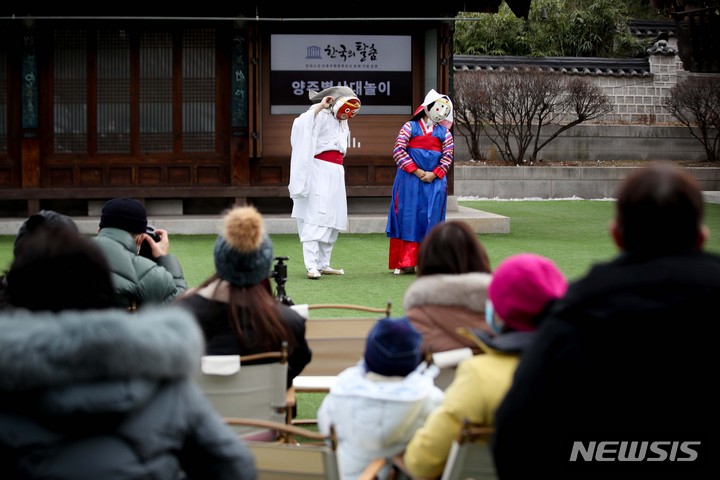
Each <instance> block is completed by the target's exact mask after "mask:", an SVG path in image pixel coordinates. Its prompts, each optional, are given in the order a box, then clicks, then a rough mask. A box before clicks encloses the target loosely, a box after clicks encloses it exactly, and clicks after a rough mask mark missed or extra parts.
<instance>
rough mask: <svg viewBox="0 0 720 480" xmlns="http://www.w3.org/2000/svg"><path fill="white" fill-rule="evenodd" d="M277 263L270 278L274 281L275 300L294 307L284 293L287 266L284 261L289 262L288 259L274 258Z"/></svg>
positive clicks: (293, 303)
mask: <svg viewBox="0 0 720 480" xmlns="http://www.w3.org/2000/svg"><path fill="white" fill-rule="evenodd" d="M275 260H276V261H277V263H276V264H275V266H274V267H273V272H272V278H273V280H275V299H276V300H277V301H278V302H280V303H282V304H285V305H295V302H293V301H292V299H291V298H290V297H288V296H287V293H286V292H285V283H286V282H287V264H286V263H283V262H284V261H287V260H289V258H288V257H275Z"/></svg>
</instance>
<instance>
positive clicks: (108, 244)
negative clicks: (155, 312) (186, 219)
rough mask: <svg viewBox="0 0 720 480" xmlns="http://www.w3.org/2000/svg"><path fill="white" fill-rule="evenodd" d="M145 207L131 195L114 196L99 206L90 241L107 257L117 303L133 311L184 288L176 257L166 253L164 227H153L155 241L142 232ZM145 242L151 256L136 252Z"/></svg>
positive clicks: (167, 244)
mask: <svg viewBox="0 0 720 480" xmlns="http://www.w3.org/2000/svg"><path fill="white" fill-rule="evenodd" d="M147 223H148V222H147V213H146V211H145V206H143V204H142V203H140V202H139V201H138V200H135V199H132V198H114V199H112V200H110V201H108V202H107V203H105V205H104V206H103V209H102V212H101V215H100V228H99V231H98V234H97V236H96V237H95V238H94V240H95V241H96V242H97V243H98V245H99V246H100V248H101V249H102V250H103V252H104V253H105V255H106V256H107V259H108V262H109V263H110V269H111V270H112V276H113V282H114V284H115V291H116V303H117V305H118V306H120V307H123V308H127V309H129V310H136V309H137V308H139V307H142V306H145V305H167V304H169V303H171V302H172V301H173V300H174V299H175V298H176V297H177V296H178V295H180V294H181V293H183V292H184V291H185V290H187V287H188V285H187V282H186V281H185V276H184V274H183V270H182V267H181V266H180V262H179V261H178V259H177V257H175V256H174V255H172V254H170V253H169V252H170V238H169V237H168V232H167V230H164V229H160V228H158V229H155V234H156V235H157V236H159V237H160V241H158V242H156V241H154V240H153V239H152V237H150V236H149V235H148V234H147V233H145V232H146V229H147ZM143 242H148V244H149V245H150V250H151V251H152V255H153V257H154V258H153V259H148V258H146V257H144V256H142V255H139V252H140V247H141V246H142V244H143Z"/></svg>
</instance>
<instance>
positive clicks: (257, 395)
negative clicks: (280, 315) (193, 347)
mask: <svg viewBox="0 0 720 480" xmlns="http://www.w3.org/2000/svg"><path fill="white" fill-rule="evenodd" d="M261 359H275V360H276V361H275V362H272V363H263V364H254V365H247V364H246V363H247V362H251V361H255V360H261ZM287 362H288V346H287V343H283V346H282V350H281V351H278V352H265V353H259V354H254V355H244V356H239V355H206V356H203V358H202V364H201V368H200V369H199V371H198V372H197V374H196V375H195V381H196V382H197V384H198V385H199V386H200V389H201V390H202V391H203V392H204V393H205V395H206V396H207V398H208V399H209V400H210V403H211V404H212V405H213V407H215V410H216V411H217V412H218V413H219V414H220V415H221V416H222V417H242V418H250V419H255V420H266V421H271V422H279V423H289V421H290V418H291V416H290V410H291V408H292V406H293V404H292V401H293V399H292V397H290V400H289V397H288V390H287V368H288V366H287ZM236 430H237V432H238V435H240V436H243V437H247V436H248V435H257V434H258V433H259V432H267V429H266V428H262V427H258V426H242V427H241V426H238V427H237V428H236Z"/></svg>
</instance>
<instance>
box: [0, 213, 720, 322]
mask: <svg viewBox="0 0 720 480" xmlns="http://www.w3.org/2000/svg"><path fill="white" fill-rule="evenodd" d="M460 203H461V205H463V206H468V207H472V208H477V209H479V210H484V211H488V212H493V213H497V214H500V215H505V216H507V217H509V218H510V233H508V234H481V235H479V237H480V240H481V242H482V243H483V244H484V245H485V247H486V248H487V250H488V254H489V255H490V260H491V263H492V265H493V266H495V265H497V264H498V263H499V262H500V261H501V260H503V259H504V258H506V257H507V256H509V255H512V254H514V253H518V252H535V253H538V254H542V255H545V256H547V257H549V258H551V259H553V260H554V261H555V262H556V263H557V265H558V266H559V267H560V269H561V270H562V271H563V272H565V274H566V275H567V276H568V278H570V279H574V278H577V277H578V276H580V275H582V274H583V273H585V272H586V271H587V269H588V267H590V265H592V264H593V263H595V262H598V261H602V260H606V259H609V258H610V257H612V256H613V255H614V254H615V253H616V249H615V247H614V245H613V244H612V242H611V240H610V237H609V235H608V231H607V228H608V224H609V222H610V219H611V217H612V213H613V206H614V203H613V202H612V201H593V200H553V201H531V200H524V201H501V200H482V201H461V202H460ZM706 224H707V225H708V227H709V228H710V231H711V237H710V241H709V245H708V249H709V250H711V251H714V252H717V253H720V205H716V204H707V214H706ZM272 239H273V243H274V245H275V254H276V255H282V256H287V257H289V258H290V260H288V262H287V263H288V281H287V284H286V291H287V294H288V295H289V296H290V297H291V298H292V299H293V300H294V301H295V303H359V304H365V305H375V306H383V305H384V304H385V302H386V301H387V300H390V301H392V302H393V315H400V314H402V311H403V310H402V298H403V294H404V292H405V290H406V289H407V287H408V285H409V284H410V282H412V281H413V280H414V278H415V277H414V276H412V275H399V276H395V275H392V274H391V273H390V270H389V269H388V268H387V256H388V239H387V238H386V237H385V235H384V234H367V235H362V234H353V235H341V236H340V239H339V240H338V242H337V244H336V246H335V251H334V253H333V266H335V267H336V268H344V269H345V271H346V272H347V273H346V275H344V276H325V277H323V278H321V279H319V280H308V279H307V278H305V269H304V267H303V262H302V250H301V245H300V242H299V241H298V238H297V235H273V236H272ZM170 241H171V252H172V253H174V254H175V255H177V256H178V257H179V259H180V261H181V263H182V265H183V269H184V271H185V276H186V278H187V280H188V283H189V284H190V285H197V284H199V283H200V282H201V281H202V280H203V279H205V278H206V277H207V276H209V275H210V274H211V273H212V272H213V268H214V266H213V259H212V251H213V244H214V241H215V236H214V235H173V234H172V232H170ZM12 242H13V237H12V236H0V268H3V269H6V268H7V267H8V266H9V263H10V261H11V257H12ZM330 314H342V312H329V313H328V315H330ZM348 315H350V313H348Z"/></svg>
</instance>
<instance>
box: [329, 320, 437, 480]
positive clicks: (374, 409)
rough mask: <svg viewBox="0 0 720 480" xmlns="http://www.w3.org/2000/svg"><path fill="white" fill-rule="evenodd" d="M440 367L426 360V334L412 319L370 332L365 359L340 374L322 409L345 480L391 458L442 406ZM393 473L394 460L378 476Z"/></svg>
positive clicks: (389, 322) (379, 324)
mask: <svg viewBox="0 0 720 480" xmlns="http://www.w3.org/2000/svg"><path fill="white" fill-rule="evenodd" d="M436 374H437V367H435V366H430V367H428V366H427V364H426V363H425V362H423V350H422V335H421V334H420V332H418V331H417V330H415V328H414V327H413V326H412V324H411V323H410V322H409V321H408V320H407V318H382V319H380V320H378V322H377V323H376V324H375V325H374V326H373V328H372V329H371V330H370V333H369V334H368V338H367V343H366V347H365V353H364V358H363V359H362V360H361V361H360V362H359V363H358V365H356V366H354V367H350V368H348V369H346V370H344V371H343V372H341V373H340V375H339V376H338V377H337V381H336V382H335V384H334V385H333V386H332V387H331V389H330V393H328V395H327V396H326V397H325V398H324V399H323V402H322V403H321V405H320V408H319V409H318V428H319V429H320V431H321V432H323V433H325V434H327V433H329V432H330V427H331V426H334V427H335V433H336V437H337V454H338V463H339V465H340V473H341V475H340V476H341V478H342V479H343V480H354V479H357V478H358V476H359V475H360V473H361V472H362V471H363V469H365V467H367V466H368V465H369V464H370V462H371V461H372V460H374V459H376V458H387V459H388V460H389V459H391V458H392V457H393V456H395V455H397V454H399V453H400V452H402V451H403V450H404V449H405V446H406V445H407V442H408V441H409V440H410V438H411V437H412V435H413V433H414V432H415V430H417V429H418V428H419V427H420V426H421V425H422V424H423V423H424V422H425V419H426V418H427V416H428V414H429V413H430V412H431V411H432V410H433V409H434V408H435V407H437V406H438V405H439V404H440V401H441V400H442V398H443V392H442V390H440V389H439V388H437V387H436V386H435V385H434V383H433V378H434V376H435V375H436ZM389 473H390V462H389V461H388V465H387V466H386V467H385V469H384V470H383V471H382V472H381V474H380V475H379V476H378V478H379V479H380V480H383V479H385V478H387V476H388V474H389Z"/></svg>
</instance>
